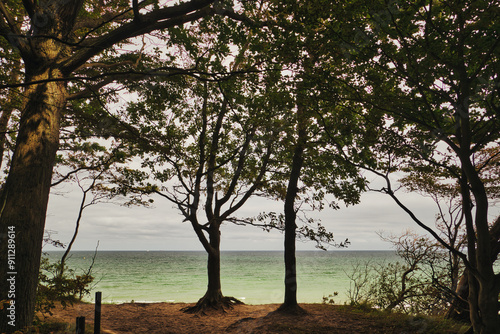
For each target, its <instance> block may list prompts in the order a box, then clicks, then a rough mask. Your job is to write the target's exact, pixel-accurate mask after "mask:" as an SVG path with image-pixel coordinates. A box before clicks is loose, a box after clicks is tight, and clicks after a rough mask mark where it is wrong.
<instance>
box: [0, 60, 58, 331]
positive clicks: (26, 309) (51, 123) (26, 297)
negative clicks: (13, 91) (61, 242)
mask: <svg viewBox="0 0 500 334" xmlns="http://www.w3.org/2000/svg"><path fill="white" fill-rule="evenodd" d="M60 77H62V75H61V73H59V71H57V70H53V69H42V70H41V71H40V72H35V73H27V78H26V80H27V81H28V82H29V81H35V80H44V79H50V78H60ZM25 96H26V103H25V104H24V105H25V107H24V109H23V111H22V114H21V120H20V127H19V133H18V136H17V141H16V149H15V152H14V155H13V157H12V163H11V167H10V171H9V176H8V178H7V181H6V183H5V185H4V188H3V189H2V193H1V197H0V203H1V206H0V208H1V211H0V235H1V238H2V240H1V241H2V242H1V246H0V259H1V261H0V263H1V270H0V293H1V295H0V300H9V304H8V306H9V307H10V309H9V308H4V309H3V310H2V311H1V321H0V332H2V333H3V332H7V333H11V332H13V331H15V330H17V329H21V328H24V327H26V326H29V325H31V324H32V320H33V315H34V307H35V298H34V296H35V294H36V288H37V283H38V270H39V267H40V256H41V250H42V240H43V232H44V227H45V214H46V211H47V203H48V199H49V192H50V184H51V178H52V167H53V164H54V160H55V156H56V152H57V149H58V143H59V122H60V117H61V111H62V109H63V107H64V105H65V103H66V89H65V86H64V83H62V82H48V83H43V84H38V85H31V86H29V87H28V88H27V89H26V92H25ZM9 260H11V261H10V262H9Z"/></svg>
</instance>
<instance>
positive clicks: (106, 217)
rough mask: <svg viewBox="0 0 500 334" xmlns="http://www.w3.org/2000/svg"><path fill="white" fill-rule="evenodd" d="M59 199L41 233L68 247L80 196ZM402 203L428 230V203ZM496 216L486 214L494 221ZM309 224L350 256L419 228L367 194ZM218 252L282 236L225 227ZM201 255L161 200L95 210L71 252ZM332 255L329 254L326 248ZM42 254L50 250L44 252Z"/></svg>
mask: <svg viewBox="0 0 500 334" xmlns="http://www.w3.org/2000/svg"><path fill="white" fill-rule="evenodd" d="M61 190H63V191H64V192H65V194H64V195H55V194H52V195H51V197H50V203H49V210H48V216H47V223H46V229H47V230H51V231H54V232H53V234H52V238H53V239H57V240H60V241H61V242H63V243H65V244H67V243H68V242H69V241H70V240H71V236H72V234H73V231H74V228H75V221H76V216H77V213H78V207H79V204H80V201H81V196H82V193H81V191H79V190H78V188H76V187H75V188H74V189H71V187H70V186H69V185H67V186H65V188H63V189H61V188H60V189H59V191H61ZM399 195H400V197H401V199H402V200H403V202H404V203H405V204H406V205H407V206H408V207H410V208H411V209H412V210H413V211H414V213H415V214H416V215H417V216H418V217H419V219H421V220H422V221H424V222H427V223H428V224H429V225H433V222H434V217H435V214H436V207H435V204H434V203H433V202H432V200H430V199H428V198H424V197H422V196H420V195H418V194H408V193H404V192H402V191H401V192H400V193H399ZM282 209H283V204H282V203H281V202H276V201H272V200H266V199H262V198H258V199H254V200H252V201H250V202H248V203H247V204H246V206H244V207H243V208H242V209H241V211H240V215H241V216H247V217H248V216H255V215H256V214H257V213H259V212H262V211H276V212H281V210H282ZM496 214H498V210H491V212H490V218H491V219H493V218H494V217H495V216H496ZM309 216H310V217H312V218H318V219H321V222H322V224H323V225H324V226H325V227H326V228H327V229H328V230H329V231H331V232H333V233H334V234H335V240H336V241H338V242H340V241H343V240H344V239H346V238H349V241H350V242H351V245H350V246H349V248H348V249H349V250H383V249H390V245H389V244H388V243H386V242H384V241H382V240H380V238H379V236H378V235H377V233H376V232H377V231H384V232H386V233H394V234H401V233H402V232H404V231H405V230H406V229H408V228H412V229H413V230H414V231H416V232H418V233H424V231H423V230H422V229H421V228H420V227H418V226H417V225H416V224H415V223H414V222H413V221H412V220H411V219H410V218H409V217H408V215H407V214H406V213H405V212H403V210H401V209H400V208H399V207H398V206H397V205H396V204H395V203H394V201H393V200H392V199H391V198H389V197H388V196H387V195H384V194H381V193H377V192H369V193H365V194H364V195H363V196H362V199H361V204H359V205H355V206H351V207H348V208H345V206H342V207H341V209H340V210H333V209H330V208H326V209H325V210H324V211H322V212H310V213H309ZM221 232H222V243H221V249H222V250H281V249H282V248H283V235H282V234H281V233H279V232H277V231H274V232H270V233H268V232H265V231H262V230H261V229H259V228H257V227H252V226H235V225H232V224H224V225H223V226H222V227H221ZM97 242H99V250H203V249H202V247H201V244H200V242H199V241H198V239H197V238H196V235H195V233H194V231H193V229H192V227H191V225H190V224H189V223H186V222H182V217H181V215H180V214H179V212H178V211H177V210H176V209H175V208H174V207H173V206H172V204H171V203H169V202H167V201H166V200H165V199H162V198H155V203H154V205H153V206H152V207H151V208H141V207H132V208H127V207H123V206H119V205H115V204H96V205H93V206H90V207H88V208H87V209H86V210H85V211H84V216H83V219H82V222H81V227H80V232H79V235H78V238H77V241H76V242H75V244H74V246H73V250H93V249H95V248H96V245H97ZM314 246H315V244H314V243H313V242H297V249H298V250H314V249H315V247H314ZM330 249H333V248H330ZM44 250H54V248H53V247H51V246H46V247H45V248H44Z"/></svg>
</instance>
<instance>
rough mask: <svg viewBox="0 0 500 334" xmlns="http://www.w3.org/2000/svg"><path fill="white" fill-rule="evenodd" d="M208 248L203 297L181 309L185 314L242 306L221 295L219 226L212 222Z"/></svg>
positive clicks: (234, 299) (237, 301)
mask: <svg viewBox="0 0 500 334" xmlns="http://www.w3.org/2000/svg"><path fill="white" fill-rule="evenodd" d="M209 238H210V240H209V243H210V246H209V248H208V249H207V248H206V247H205V250H206V251H207V253H208V263H207V273H208V285H207V291H206V292H205V295H204V296H203V297H201V298H200V300H198V302H197V303H196V305H195V306H193V307H186V308H183V309H182V311H184V312H187V313H202V314H204V313H205V312H206V311H208V310H217V311H224V312H225V310H226V309H227V308H232V307H233V306H234V305H235V304H243V303H242V302H241V301H239V300H237V299H236V298H234V297H225V296H224V295H223V294H222V288H221V281H220V224H219V223H217V222H214V223H212V224H211V225H210V228H209Z"/></svg>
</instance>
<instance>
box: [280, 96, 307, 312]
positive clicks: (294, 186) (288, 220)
mask: <svg viewBox="0 0 500 334" xmlns="http://www.w3.org/2000/svg"><path fill="white" fill-rule="evenodd" d="M299 89H300V88H299ZM298 95H299V96H301V94H300V91H299V94H298ZM306 123H307V122H306V115H305V107H304V105H303V104H302V101H301V98H300V97H299V98H298V103H297V131H298V132H297V134H298V136H297V144H296V146H295V149H294V152H293V158H292V166H291V169H290V177H289V179H288V185H287V191H286V195H285V205H284V213H285V243H284V247H285V298H284V302H283V304H282V305H281V306H280V308H279V309H278V310H280V311H286V312H289V313H304V310H303V309H302V308H300V307H299V306H298V304H297V266H296V258H295V238H296V230H297V224H296V218H297V212H296V210H295V199H296V198H297V193H298V190H299V189H298V184H299V180H300V173H301V169H302V165H303V163H304V158H303V154H304V148H305V144H306V141H307V138H306V137H307V131H306V128H307V124H306Z"/></svg>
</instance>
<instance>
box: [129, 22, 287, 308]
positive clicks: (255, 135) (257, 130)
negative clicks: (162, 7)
mask: <svg viewBox="0 0 500 334" xmlns="http://www.w3.org/2000/svg"><path fill="white" fill-rule="evenodd" d="M223 27H226V28H225V29H223ZM170 33H171V36H172V40H171V41H170V43H172V45H171V47H175V48H177V52H178V54H181V55H183V57H182V59H181V61H182V62H187V63H196V66H197V68H198V69H199V71H200V73H201V75H200V76H198V77H178V78H175V79H165V80H161V81H158V82H156V83H153V84H152V83H150V82H148V81H140V82H136V83H134V85H133V89H134V91H135V92H136V93H137V94H138V96H139V98H138V100H137V102H134V103H130V104H129V106H128V107H127V110H126V114H127V115H128V117H130V118H131V119H141V120H143V121H142V122H140V126H139V128H138V129H139V131H140V132H141V133H143V136H144V137H147V138H149V143H150V144H149V145H148V146H144V147H143V148H142V149H143V159H142V167H143V169H142V171H141V173H142V172H143V173H144V174H143V176H144V177H145V178H143V179H142V180H130V183H129V184H127V182H126V181H127V180H124V181H125V182H124V184H123V187H124V190H125V191H136V192H139V193H156V194H158V195H160V196H162V197H163V198H165V199H166V200H168V201H170V202H171V203H173V204H174V205H175V207H177V208H178V209H179V211H180V213H181V215H182V216H183V217H184V221H187V222H189V223H190V224H191V226H192V228H193V230H194V232H195V234H196V236H197V237H198V240H199V241H200V243H201V244H202V246H203V248H204V249H205V251H206V252H207V254H208V263H207V274H208V286H207V291H206V293H205V295H204V296H203V297H202V298H201V299H200V300H199V301H198V303H197V304H196V306H194V307H192V308H188V309H186V310H185V311H187V312H202V313H203V312H206V311H207V310H208V309H222V310H225V309H227V308H230V307H232V305H233V304H234V303H238V302H239V301H237V300H236V299H234V298H232V297H225V296H224V295H223V294H222V288H221V281H220V262H221V256H220V243H221V225H222V224H223V223H225V222H232V223H236V224H247V223H249V222H250V221H249V220H248V219H245V218H241V217H238V216H237V215H236V213H237V211H238V210H239V209H240V208H241V207H242V206H243V205H244V204H245V203H246V202H247V200H248V199H249V198H250V197H251V196H253V195H256V194H257V193H258V192H260V191H261V190H262V189H263V188H265V185H266V179H267V178H268V175H267V174H268V172H269V164H270V161H271V157H272V155H273V144H274V143H273V142H274V139H275V137H276V136H275V135H276V133H277V131H278V130H276V129H277V128H279V125H278V124H277V122H276V118H277V117H276V115H277V114H278V111H279V112H281V110H280V109H279V106H278V105H277V104H276V103H274V102H273V101H272V100H270V98H269V97H270V96H272V95H273V94H275V92H274V91H275V89H274V87H273V83H274V80H275V79H273V74H272V73H271V74H270V75H266V74H262V73H260V72H261V69H260V68H258V65H255V64H254V58H253V57H254V52H255V51H254V50H250V43H249V41H248V40H249V39H252V33H251V32H249V31H247V29H246V28H245V27H241V26H240V24H237V23H234V22H233V23H231V22H225V21H223V20H222V19H221V18H217V17H215V18H214V19H213V20H210V21H207V22H206V23H204V24H200V25H198V26H190V27H186V28H185V29H184V28H178V29H171V30H170ZM179 58H181V57H179ZM176 61H179V60H176ZM212 74H213V75H212ZM158 97H163V98H158ZM164 97H168V98H164ZM273 103H274V104H273ZM145 106H155V108H154V109H149V108H148V107H145ZM165 132H167V133H169V134H170V135H169V136H165V135H164V133H165ZM278 132H279V131H278ZM145 171H146V172H145ZM149 175H151V177H150V176H149ZM137 183H139V184H140V185H138V184H137Z"/></svg>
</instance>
